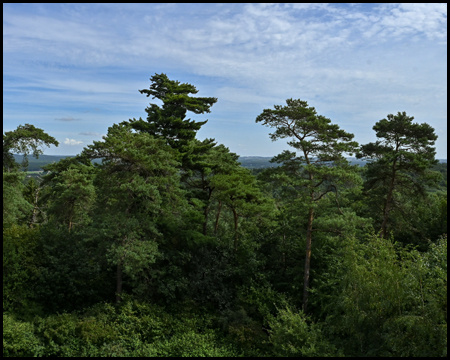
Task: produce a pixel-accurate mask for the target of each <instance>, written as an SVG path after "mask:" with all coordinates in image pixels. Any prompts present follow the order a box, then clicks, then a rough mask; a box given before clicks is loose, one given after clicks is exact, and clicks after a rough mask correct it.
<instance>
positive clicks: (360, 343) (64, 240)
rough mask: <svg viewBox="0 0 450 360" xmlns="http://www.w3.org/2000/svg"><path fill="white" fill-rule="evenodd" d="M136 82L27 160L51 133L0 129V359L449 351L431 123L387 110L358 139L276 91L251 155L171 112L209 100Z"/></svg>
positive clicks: (439, 175)
mask: <svg viewBox="0 0 450 360" xmlns="http://www.w3.org/2000/svg"><path fill="white" fill-rule="evenodd" d="M150 81H151V85H150V87H149V89H144V90H139V91H140V92H141V94H145V95H146V96H147V97H152V99H155V98H156V99H158V100H160V105H157V104H154V103H150V105H149V107H147V108H146V109H145V111H146V113H147V115H148V116H147V118H146V119H142V118H139V119H135V118H133V119H130V120H128V121H124V122H122V123H120V124H111V127H109V129H108V133H107V135H105V136H104V137H103V139H102V140H101V141H94V142H93V143H92V144H91V145H88V146H86V147H85V148H84V149H83V151H82V152H81V153H80V154H78V155H77V156H74V157H68V158H61V159H60V160H59V161H57V162H53V163H48V164H47V165H42V168H43V169H44V171H45V172H44V173H43V174H41V175H40V176H34V177H27V176H26V175H27V170H28V156H34V157H37V158H39V155H43V149H44V147H45V146H48V147H50V146H51V145H55V146H58V142H57V141H56V139H54V138H53V137H52V136H50V135H48V134H47V133H46V132H45V131H44V130H43V129H39V128H36V127H35V126H33V125H31V124H25V125H20V126H19V127H18V128H17V129H16V130H14V131H9V132H5V133H4V134H3V355H4V356H447V181H446V179H447V164H446V163H441V164H439V163H438V160H436V159H435V148H434V147H433V146H434V144H435V141H436V139H437V136H436V134H435V131H434V129H433V128H432V127H431V126H430V125H428V124H427V123H416V122H413V120H414V118H413V117H412V116H408V115H407V114H406V113H405V112H398V113H397V114H388V115H387V116H386V118H385V119H382V120H379V121H377V122H376V119H374V125H373V131H374V132H375V135H376V138H377V140H376V141H375V142H373V143H368V144H364V145H360V144H358V143H357V142H356V141H355V140H354V135H353V134H351V133H348V132H347V131H345V130H344V129H341V128H340V127H339V125H337V124H334V123H332V121H331V120H330V119H328V118H326V117H325V116H323V115H319V114H318V113H317V111H316V110H315V108H314V107H311V106H309V105H308V103H307V102H306V101H302V100H299V99H298V100H295V99H288V100H286V105H275V106H274V108H273V109H264V110H263V111H262V112H261V114H260V115H259V116H258V117H257V118H256V123H257V124H255V126H261V125H263V126H267V127H269V128H271V129H272V132H271V134H270V138H271V139H272V140H273V141H287V144H288V145H289V147H290V149H291V150H286V151H283V152H282V153H281V154H279V155H277V156H275V157H274V158H273V159H271V160H270V162H271V164H272V165H273V166H264V167H263V166H254V168H253V169H248V168H246V167H244V166H241V163H240V162H239V156H238V155H237V154H234V153H232V152H230V150H229V149H228V148H227V147H226V146H225V145H223V144H218V143H217V142H216V141H215V140H214V139H204V140H200V139H198V138H197V131H198V130H199V129H200V128H201V127H202V126H208V125H207V124H206V123H207V121H201V122H199V121H195V120H192V119H190V118H186V117H187V115H188V113H193V114H194V116H195V114H204V113H209V112H210V110H211V107H212V106H213V105H214V104H215V103H216V102H217V99H216V98H213V97H196V96H194V95H195V94H196V93H197V92H198V90H197V89H196V88H195V86H193V85H191V84H187V83H180V82H179V81H174V80H170V79H169V78H168V77H167V76H166V75H165V74H155V75H154V76H152V77H151V78H150ZM368 131H370V129H368ZM14 154H20V155H21V156H22V157H23V161H22V162H21V163H19V162H17V161H16V158H15V156H14ZM348 157H356V158H357V159H359V161H364V164H365V165H364V166H359V165H358V164H353V163H351V162H349V161H348Z"/></svg>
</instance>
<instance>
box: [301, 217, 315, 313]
mask: <svg viewBox="0 0 450 360" xmlns="http://www.w3.org/2000/svg"><path fill="white" fill-rule="evenodd" d="M313 220H314V209H313V208H310V209H309V214H308V229H307V231H306V256H305V274H304V278H303V306H302V308H303V312H304V313H306V310H307V307H308V287H309V271H310V268H311V238H312V224H313Z"/></svg>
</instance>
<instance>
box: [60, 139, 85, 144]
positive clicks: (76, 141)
mask: <svg viewBox="0 0 450 360" xmlns="http://www.w3.org/2000/svg"><path fill="white" fill-rule="evenodd" d="M82 143H83V142H82V141H78V140H75V139H69V138H66V140H64V144H66V145H80V144H82Z"/></svg>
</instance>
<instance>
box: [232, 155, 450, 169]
mask: <svg viewBox="0 0 450 360" xmlns="http://www.w3.org/2000/svg"><path fill="white" fill-rule="evenodd" d="M270 159H272V157H264V156H241V157H239V161H240V163H241V165H242V166H243V167H245V168H248V169H263V168H267V167H276V166H279V165H278V164H276V163H275V164H272V163H271V162H270ZM347 159H348V160H349V161H350V163H351V164H352V165H359V166H364V165H365V164H366V163H367V161H362V160H359V159H356V158H350V157H349V158H347ZM438 160H439V163H445V164H446V163H447V159H438Z"/></svg>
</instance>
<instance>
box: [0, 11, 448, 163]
mask: <svg viewBox="0 0 450 360" xmlns="http://www.w3.org/2000/svg"><path fill="white" fill-rule="evenodd" d="M155 73H166V74H167V75H168V77H169V78H170V79H173V80H179V81H181V82H188V83H191V84H193V85H194V86H196V87H197V89H198V90H199V93H198V94H197V96H214V97H217V98H218V99H219V100H218V102H217V103H216V104H215V105H214V106H213V107H212V108H211V113H210V114H206V115H195V114H189V115H190V116H189V117H191V118H192V119H194V120H199V121H200V120H205V119H209V121H208V123H207V124H206V125H204V126H203V128H202V129H201V130H200V131H199V133H198V138H199V139H204V138H207V137H208V138H209V137H212V138H215V139H216V141H218V142H219V143H222V144H224V145H226V146H227V147H229V148H230V150H231V151H233V152H235V153H237V154H238V155H241V156H252V155H259V156H274V155H276V154H278V153H280V152H281V151H282V150H284V149H288V148H289V147H288V145H286V140H279V141H277V142H272V141H271V140H270V139H269V136H268V134H269V133H270V129H269V128H266V127H263V126H262V125H261V124H256V123H255V118H256V116H258V115H259V114H260V113H261V112H262V110H263V109H266V108H273V105H274V104H285V100H286V99H288V98H295V99H298V98H300V99H302V100H306V101H307V102H308V104H309V105H310V106H314V107H315V108H316V110H317V112H318V113H319V114H321V115H324V116H326V117H328V118H330V119H331V120H332V122H333V123H337V124H339V125H340V127H341V128H343V129H345V130H346V131H348V132H351V133H353V134H355V140H356V141H358V142H359V143H360V144H364V143H367V142H370V141H374V140H375V139H376V138H375V133H374V131H373V130H372V126H373V125H374V124H375V122H377V121H378V120H380V119H382V118H385V117H386V115H387V114H391V113H394V114H395V113H397V112H398V111H406V113H407V114H408V115H410V116H414V118H415V121H417V122H419V123H422V122H427V123H428V124H430V125H431V126H433V127H434V128H435V130H436V133H437V135H438V136H439V139H438V141H437V142H436V148H437V156H436V157H437V158H447V5H446V4H403V5H402V4H369V5H367V4H364V5H354V4H329V5H328V4H309V5H308V4H286V5H283V4H272V5H267V4H262V5H256V4H248V5H245V4H224V5H218V4H210V5H204V4H181V5H180V4H161V5H158V4H22V5H20V4H3V129H4V131H10V130H14V129H15V128H17V126H18V125H20V124H25V123H30V124H33V125H35V126H37V127H40V128H42V129H44V131H46V132H47V133H49V134H50V135H52V136H54V137H55V138H56V139H57V140H58V141H60V146H59V147H58V148H55V147H52V148H50V149H46V150H45V154H48V155H74V154H77V153H79V152H80V151H81V149H82V148H83V147H84V146H86V145H88V144H90V143H92V141H93V140H100V139H101V136H102V135H104V134H106V132H107V129H108V127H109V126H111V125H112V124H113V123H118V122H121V121H124V120H128V119H130V118H139V117H143V118H145V116H146V113H145V111H144V109H145V107H147V106H148V103H149V102H150V101H152V100H151V99H150V98H147V97H146V96H145V95H141V94H140V93H139V92H138V89H147V88H149V86H150V80H149V78H150V77H151V76H152V75H154V74H155ZM153 102H156V101H155V100H153Z"/></svg>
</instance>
